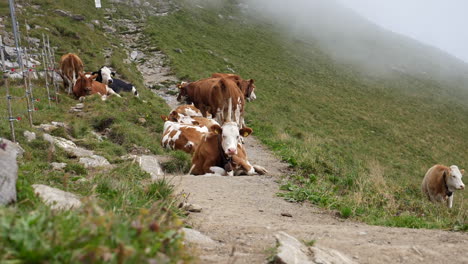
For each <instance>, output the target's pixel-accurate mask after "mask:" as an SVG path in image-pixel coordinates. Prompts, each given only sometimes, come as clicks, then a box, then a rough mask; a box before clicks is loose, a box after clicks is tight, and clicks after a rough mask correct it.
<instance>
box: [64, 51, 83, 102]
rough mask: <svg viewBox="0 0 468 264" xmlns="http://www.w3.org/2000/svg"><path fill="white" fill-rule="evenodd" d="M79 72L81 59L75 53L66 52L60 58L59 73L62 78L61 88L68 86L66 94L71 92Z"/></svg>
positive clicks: (81, 69)
mask: <svg viewBox="0 0 468 264" xmlns="http://www.w3.org/2000/svg"><path fill="white" fill-rule="evenodd" d="M81 72H83V61H81V59H80V58H79V57H78V56H77V55H76V54H73V53H68V54H65V55H63V56H62V57H61V58H60V75H61V76H62V79H63V88H64V89H65V90H66V89H67V87H68V94H71V92H72V89H73V87H74V86H75V84H76V81H77V79H78V76H79V74H80V73H81Z"/></svg>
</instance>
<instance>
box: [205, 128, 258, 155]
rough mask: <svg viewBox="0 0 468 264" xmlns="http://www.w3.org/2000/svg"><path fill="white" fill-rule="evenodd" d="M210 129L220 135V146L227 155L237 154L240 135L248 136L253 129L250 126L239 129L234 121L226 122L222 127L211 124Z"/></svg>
mask: <svg viewBox="0 0 468 264" xmlns="http://www.w3.org/2000/svg"><path fill="white" fill-rule="evenodd" d="M210 129H211V131H212V132H213V133H215V134H218V135H220V136H221V147H222V149H223V151H224V154H226V155H227V156H229V157H230V156H233V155H237V144H238V143H239V141H240V137H241V136H242V137H248V136H249V135H250V134H252V131H253V130H252V129H251V128H250V127H244V128H242V129H239V126H238V125H237V123H235V122H226V123H224V124H223V126H222V127H220V126H219V125H213V126H211V128H210Z"/></svg>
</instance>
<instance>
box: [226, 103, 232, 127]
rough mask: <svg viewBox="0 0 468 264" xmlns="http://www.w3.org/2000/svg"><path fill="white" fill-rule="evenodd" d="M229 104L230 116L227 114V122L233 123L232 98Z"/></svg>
mask: <svg viewBox="0 0 468 264" xmlns="http://www.w3.org/2000/svg"><path fill="white" fill-rule="evenodd" d="M228 100H229V102H228V114H227V120H226V122H231V121H232V120H231V114H232V97H230V98H229V99H228Z"/></svg>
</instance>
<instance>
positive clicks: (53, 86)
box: [0, 0, 59, 142]
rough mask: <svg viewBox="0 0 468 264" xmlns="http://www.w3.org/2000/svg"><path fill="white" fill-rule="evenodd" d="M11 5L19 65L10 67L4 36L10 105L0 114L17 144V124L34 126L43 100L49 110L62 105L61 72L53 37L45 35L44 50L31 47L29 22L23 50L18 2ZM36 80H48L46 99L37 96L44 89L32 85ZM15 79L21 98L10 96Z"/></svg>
mask: <svg viewBox="0 0 468 264" xmlns="http://www.w3.org/2000/svg"><path fill="white" fill-rule="evenodd" d="M8 3H9V7H10V16H11V20H12V30H13V35H14V39H15V47H14V48H13V51H14V52H16V55H17V57H16V58H17V61H16V64H14V63H12V64H13V65H10V66H9V67H7V66H6V60H5V54H4V51H5V50H6V49H5V45H4V43H3V40H2V36H0V55H1V62H2V72H3V74H2V78H3V81H4V82H3V84H4V86H5V88H6V89H5V91H6V93H5V100H6V105H7V107H6V110H1V111H0V118H1V120H7V122H8V123H9V125H10V132H11V140H12V141H13V142H16V135H15V122H18V121H22V120H24V119H27V120H28V122H29V125H30V126H31V127H32V125H33V117H34V115H33V114H34V112H37V111H40V110H41V109H39V107H38V106H36V105H35V104H36V103H38V102H40V101H41V100H47V102H48V105H49V107H50V106H51V105H52V102H53V103H59V98H58V87H59V85H58V82H57V79H56V74H57V72H58V71H57V68H56V64H55V58H54V56H55V54H54V50H53V49H52V48H51V46H50V40H49V36H47V35H44V34H42V41H40V44H39V46H41V47H37V49H33V48H31V43H30V38H29V28H28V26H27V21H26V20H25V23H24V28H25V32H26V38H25V39H24V41H23V42H25V43H27V47H22V46H21V39H22V38H21V34H20V28H21V27H20V25H19V23H18V21H17V19H16V14H15V12H16V11H15V10H16V9H15V3H14V0H9V1H8ZM38 50H39V51H38ZM33 57H34V58H33ZM36 59H37V60H42V66H40V64H41V62H40V61H37V60H36ZM35 75H37V76H35ZM36 77H37V78H38V79H41V78H42V79H44V81H45V88H46V92H47V96H46V98H40V97H39V96H34V89H35V88H41V87H35V85H34V83H33V82H32V80H33V79H34V78H36ZM14 79H18V80H21V81H22V86H23V87H24V95H22V96H18V95H12V94H11V93H10V88H11V87H10V85H11V83H12V82H13V80H14ZM51 90H52V91H51ZM20 108H23V109H24V110H18V109H20Z"/></svg>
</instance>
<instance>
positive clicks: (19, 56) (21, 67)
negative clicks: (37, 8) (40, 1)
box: [8, 0, 33, 127]
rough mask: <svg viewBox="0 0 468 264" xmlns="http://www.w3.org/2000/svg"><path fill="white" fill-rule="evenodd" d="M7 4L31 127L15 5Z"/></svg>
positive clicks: (30, 114)
mask: <svg viewBox="0 0 468 264" xmlns="http://www.w3.org/2000/svg"><path fill="white" fill-rule="evenodd" d="M8 3H9V5H10V15H11V21H12V24H13V34H14V36H15V44H16V54H17V55H18V63H19V65H20V69H21V73H22V76H23V83H24V90H25V93H26V102H27V106H28V119H29V126H31V127H32V125H33V123H32V109H31V101H30V100H29V99H30V98H29V91H28V84H27V82H26V78H25V75H24V65H23V59H22V56H21V49H20V47H19V37H18V26H17V21H16V16H15V4H14V2H13V0H8Z"/></svg>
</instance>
